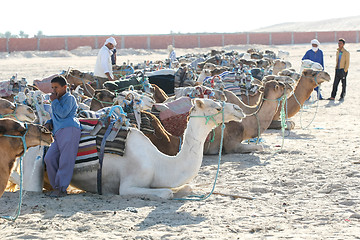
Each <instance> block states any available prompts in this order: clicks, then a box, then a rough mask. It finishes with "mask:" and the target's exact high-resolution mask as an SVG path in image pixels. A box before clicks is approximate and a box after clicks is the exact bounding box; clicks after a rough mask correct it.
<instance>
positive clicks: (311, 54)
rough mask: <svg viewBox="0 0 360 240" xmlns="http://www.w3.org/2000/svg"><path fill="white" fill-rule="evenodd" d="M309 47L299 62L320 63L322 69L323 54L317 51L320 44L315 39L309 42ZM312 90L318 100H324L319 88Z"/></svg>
mask: <svg viewBox="0 0 360 240" xmlns="http://www.w3.org/2000/svg"><path fill="white" fill-rule="evenodd" d="M311 46H312V47H311V49H310V50H308V51H307V52H306V53H305V55H304V57H303V58H302V59H301V60H305V59H309V60H311V61H313V62H317V63H320V64H321V66H322V67H323V69H324V54H323V52H322V51H321V50H320V49H319V46H320V42H319V41H318V40H317V39H313V40H311ZM314 90H315V91H316V92H317V93H318V96H319V100H324V98H323V97H322V96H321V92H320V89H319V87H316V88H314Z"/></svg>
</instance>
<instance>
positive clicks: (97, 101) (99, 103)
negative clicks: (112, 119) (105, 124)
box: [90, 89, 115, 111]
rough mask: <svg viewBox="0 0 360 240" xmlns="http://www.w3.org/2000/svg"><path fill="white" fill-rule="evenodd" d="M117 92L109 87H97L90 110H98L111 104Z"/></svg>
mask: <svg viewBox="0 0 360 240" xmlns="http://www.w3.org/2000/svg"><path fill="white" fill-rule="evenodd" d="M114 98H115V94H114V93H113V92H111V91H109V90H107V89H97V90H95V94H94V97H93V99H92V100H91V104H90V110H92V111H97V110H100V109H101V108H104V107H108V106H111V105H112V103H113V102H114Z"/></svg>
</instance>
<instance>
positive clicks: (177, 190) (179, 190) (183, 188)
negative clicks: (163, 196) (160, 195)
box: [171, 184, 192, 198]
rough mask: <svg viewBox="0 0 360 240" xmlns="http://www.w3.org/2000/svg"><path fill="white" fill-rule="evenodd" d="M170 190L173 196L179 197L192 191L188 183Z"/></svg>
mask: <svg viewBox="0 0 360 240" xmlns="http://www.w3.org/2000/svg"><path fill="white" fill-rule="evenodd" d="M171 190H172V191H173V192H174V197H175V198H180V197H184V196H187V195H189V194H190V193H191V192H192V187H191V186H190V185H189V184H185V185H182V186H180V187H178V188H172V189H171Z"/></svg>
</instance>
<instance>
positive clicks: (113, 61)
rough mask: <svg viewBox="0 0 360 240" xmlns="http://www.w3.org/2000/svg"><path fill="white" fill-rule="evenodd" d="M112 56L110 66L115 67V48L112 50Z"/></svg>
mask: <svg viewBox="0 0 360 240" xmlns="http://www.w3.org/2000/svg"><path fill="white" fill-rule="evenodd" d="M112 52H113V54H112V55H111V64H112V65H113V66H114V65H116V48H115V47H114V49H113V50H112Z"/></svg>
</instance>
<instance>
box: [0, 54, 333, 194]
mask: <svg viewBox="0 0 360 240" xmlns="http://www.w3.org/2000/svg"><path fill="white" fill-rule="evenodd" d="M167 63H168V61H158V62H155V63H146V62H144V64H139V65H135V66H134V65H131V66H130V65H129V66H116V67H114V71H116V73H117V76H119V79H118V80H116V81H115V82H98V81H97V79H96V78H95V77H94V76H93V75H92V74H91V73H85V72H81V71H79V70H76V69H68V70H67V71H63V72H62V73H61V75H63V76H64V77H65V78H66V79H67V81H68V83H69V84H70V85H71V89H72V90H71V91H72V94H73V95H74V96H75V97H76V99H77V100H78V105H79V113H78V117H79V118H85V119H97V121H98V125H99V126H100V125H101V127H102V128H104V127H105V128H107V127H108V126H117V127H116V129H117V132H115V133H114V134H115V135H114V137H116V134H117V133H118V131H119V129H122V130H124V131H127V138H126V144H125V149H124V152H125V153H124V154H123V155H122V156H120V155H117V154H114V153H104V158H103V164H102V167H101V171H102V179H101V188H102V193H104V194H107V193H111V194H120V195H134V196H139V195H150V196H156V197H160V198H167V199H168V198H172V197H173V196H174V191H175V190H174V189H176V191H182V192H186V193H190V192H191V187H190V186H189V183H190V182H191V180H192V179H193V178H194V177H195V176H196V175H197V173H198V171H199V169H200V166H201V163H202V159H203V155H204V154H218V153H219V151H220V147H222V151H223V152H224V153H227V154H231V153H249V152H252V151H261V150H262V146H261V145H258V144H244V141H245V140H249V139H252V138H259V137H260V135H261V134H262V133H263V132H264V131H265V130H266V129H268V128H269V127H271V128H279V127H281V126H283V125H282V124H281V122H280V110H281V107H282V103H284V102H285V101H286V104H287V107H286V109H285V116H287V117H288V118H290V117H292V116H294V115H295V114H296V113H297V112H299V111H300V109H301V107H302V105H303V104H304V103H305V101H306V100H307V99H308V98H309V96H310V95H311V93H312V91H313V89H314V88H315V87H316V86H318V85H320V84H321V83H322V82H325V81H329V80H330V76H329V74H328V73H326V72H324V71H319V70H317V69H311V68H305V69H304V70H303V71H302V72H301V73H297V72H296V71H295V70H293V69H291V64H290V63H289V62H286V61H283V60H281V59H278V58H277V56H276V54H275V53H274V52H272V51H265V52H261V51H259V50H256V49H249V50H248V51H247V52H246V53H238V52H235V51H231V52H228V53H227V52H224V51H215V50H214V51H211V52H210V53H209V54H187V55H185V56H181V57H178V58H177V61H176V62H175V63H172V65H171V69H170V68H169V66H167ZM54 76H56V75H54ZM50 81H51V78H48V79H44V80H43V81H37V82H34V86H29V87H28V88H26V89H24V90H21V91H20V90H19V91H18V92H14V93H13V95H11V96H9V95H8V96H6V98H7V99H9V100H10V101H9V100H6V99H4V98H0V118H1V119H0V142H1V143H0V153H1V154H2V156H3V157H2V158H1V161H0V196H1V195H2V194H3V192H4V191H5V188H6V186H7V185H8V186H9V185H11V184H9V183H8V181H9V178H10V180H11V182H12V184H14V183H16V184H18V183H19V177H18V172H17V167H18V164H17V163H16V158H18V157H20V156H22V155H24V161H26V163H25V168H24V176H27V177H25V178H24V179H25V180H24V181H26V184H25V185H24V189H25V190H29V191H42V190H43V186H44V187H45V188H47V187H48V186H49V184H48V182H47V178H46V174H45V177H44V174H43V172H44V169H43V166H42V164H40V165H39V164H36V162H35V159H37V160H38V159H39V158H42V156H43V151H44V150H43V149H44V148H43V147H41V146H49V145H50V144H51V142H52V141H53V139H52V135H51V133H50V132H49V131H48V130H47V129H46V128H44V127H42V126H41V125H42V124H44V122H45V121H46V120H47V119H49V117H50V114H49V109H50V108H49V103H50V102H49V93H50V91H51V90H50V89H51V88H49V84H50ZM157 81H159V84H157ZM160 81H161V84H160ZM167 83H168V85H166V84H167ZM159 86H166V88H164V87H159ZM169 86H170V87H169ZM169 92H170V93H169ZM119 109H121V110H119ZM123 110H124V111H125V112H126V113H124V112H123ZM130 116H132V117H130ZM144 119H145V120H146V121H145V120H144ZM110 122H111V123H112V124H113V125H110V124H109V123H110ZM100 123H101V124H100ZM116 124H117V125H116ZM222 124H225V126H226V127H225V129H224V132H223V135H222V129H221V128H222V127H221V125H222ZM98 125H96V126H95V127H94V128H93V129H92V130H91V134H93V135H94V136H96V132H97V131H98V130H97V131H95V129H97V126H98ZM289 126H290V125H289ZM291 126H292V127H293V126H294V125H291ZM114 128H115V127H114ZM114 128H113V129H114ZM111 131H113V130H111ZM13 136H18V137H13ZM221 138H223V142H222V139H221ZM22 139H25V142H26V148H25V146H24V144H23V142H22ZM221 142H222V145H221ZM27 150H28V151H27ZM26 151H27V152H26ZM98 171H99V170H94V171H75V172H74V175H73V178H72V181H71V185H72V186H74V187H77V188H79V189H81V190H84V191H88V192H94V193H96V192H97V191H98V186H97V183H98V179H97V176H98ZM29 172H32V174H29ZM34 173H35V174H34Z"/></svg>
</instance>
